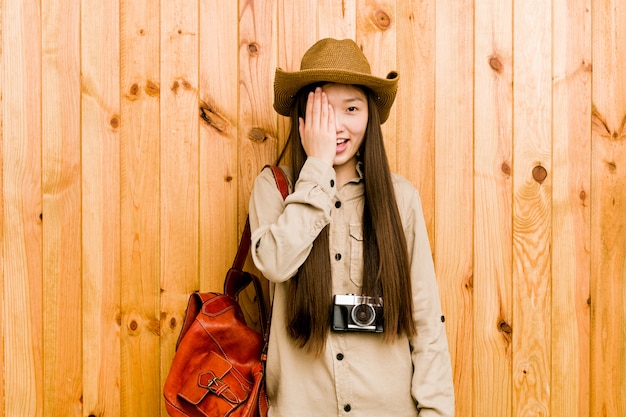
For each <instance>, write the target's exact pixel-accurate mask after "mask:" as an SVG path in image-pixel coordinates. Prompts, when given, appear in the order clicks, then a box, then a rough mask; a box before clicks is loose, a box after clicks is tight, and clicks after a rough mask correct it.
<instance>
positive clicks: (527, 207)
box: [0, 0, 626, 417]
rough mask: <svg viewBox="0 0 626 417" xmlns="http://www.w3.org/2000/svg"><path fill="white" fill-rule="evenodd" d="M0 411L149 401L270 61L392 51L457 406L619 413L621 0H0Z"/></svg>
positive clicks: (70, 412)
mask: <svg viewBox="0 0 626 417" xmlns="http://www.w3.org/2000/svg"><path fill="white" fill-rule="evenodd" d="M0 17H1V21H0V38H1V43H0V58H1V67H0V68H1V70H0V71H1V83H0V97H1V99H0V100H1V109H2V111H1V113H0V124H1V126H2V129H1V133H0V143H1V146H0V167H1V170H0V179H1V187H0V197H1V198H0V207H1V212H2V215H1V216H0V239H1V248H2V250H1V251H0V265H1V267H0V274H1V277H2V278H1V279H0V297H1V300H2V301H1V311H2V313H1V319H0V331H1V332H2V341H1V343H0V416H7V417H14V416H46V417H47V416H63V417H67V416H90V417H92V416H94V417H95V416H97V417H106V416H129V417H130V416H137V417H145V416H158V415H162V416H165V415H166V413H165V410H164V406H163V402H162V392H161V388H162V386H163V382H164V380H165V377H166V375H167V372H168V369H169V364H170V362H171V359H172V356H173V354H174V346H175V342H176V338H177V336H178V333H179V331H180V326H181V322H182V318H183V314H184V310H185V306H186V299H187V295H188V294H189V292H191V291H193V290H198V289H199V290H203V291H208V290H220V288H221V280H222V279H223V276H224V273H225V271H226V270H227V268H228V267H229V265H230V262H231V259H232V256H233V255H234V252H235V249H236V246H237V243H238V233H239V232H240V231H241V229H242V226H243V223H244V220H245V216H246V212H247V202H248V196H249V193H250V189H251V186H252V182H253V179H254V177H255V175H256V173H257V172H258V171H259V170H260V168H261V167H262V166H263V165H264V164H266V163H271V162H273V160H274V159H275V158H276V156H277V154H278V151H279V149H280V148H281V147H282V145H283V144H284V134H285V131H286V124H285V120H284V119H283V118H280V117H278V116H277V115H276V114H275V113H274V112H273V110H272V81H273V71H274V69H275V67H276V66H281V67H283V68H285V69H288V70H294V69H297V68H298V65H299V60H300V57H301V55H302V54H303V53H304V51H305V50H306V49H307V48H308V47H309V46H310V45H311V44H312V43H313V42H315V41H316V40H317V39H320V38H323V37H327V36H332V37H338V38H346V37H347V38H352V39H355V40H356V41H357V42H358V43H359V44H360V45H361V46H362V48H363V50H364V51H365V53H366V55H367V56H368V57H369V58H370V60H371V62H372V67H373V71H374V73H376V74H377V75H380V76H384V75H386V73H387V72H388V71H390V70H393V69H397V70H398V71H399V72H400V74H401V78H400V92H399V95H398V98H397V101H396V105H395V106H394V108H393V110H392V113H391V116H390V118H389V121H388V122H387V123H386V124H385V125H384V133H385V135H386V136H385V140H386V144H387V147H388V150H389V156H390V160H391V163H392V166H393V168H394V170H395V171H397V172H399V173H401V174H403V175H404V176H406V177H407V178H409V179H410V180H411V181H412V182H413V183H414V184H415V185H416V186H417V187H418V189H419V190H420V192H421V195H422V200H423V204H424V209H425V215H426V223H427V227H428V231H429V234H430V237H431V245H432V249H433V252H434V258H435V264H436V270H437V275H438V280H439V284H440V289H441V298H442V303H443V306H444V310H445V314H446V317H447V321H446V324H447V331H448V337H449V342H450V351H451V355H452V359H453V365H454V382H455V386H456V392H457V406H456V409H457V416H461V417H465V416H475V417H483V416H498V417H506V416H554V417H560V416H563V417H570V416H579V417H583V416H584V417H588V416H589V417H595V416H608V417H626V396H625V395H624V392H626V303H625V302H624V301H625V300H626V67H625V66H624V62H626V42H624V40H626V26H625V25H624V24H623V22H626V3H624V2H623V1H621V0H551V1H545V0H527V1H513V0H461V1H451V0H443V1H442V0H440V1H435V0H343V1H341V2H340V1H334V0H300V1H297V2H292V1H288V0H239V2H234V1H220V0H172V1H167V2H163V1H161V2H159V1H155V0H111V1H107V2H101V1H95V0H81V1H80V2H79V1H76V0H54V1H52V0H20V1H16V0H0Z"/></svg>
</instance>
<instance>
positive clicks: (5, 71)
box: [0, 0, 44, 417]
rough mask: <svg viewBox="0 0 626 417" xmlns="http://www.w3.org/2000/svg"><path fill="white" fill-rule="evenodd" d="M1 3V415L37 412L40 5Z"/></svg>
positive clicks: (39, 368) (40, 368) (40, 403)
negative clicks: (2, 351) (2, 358)
mask: <svg viewBox="0 0 626 417" xmlns="http://www.w3.org/2000/svg"><path fill="white" fill-rule="evenodd" d="M2 7H3V10H2V66H1V67H0V71H1V73H2V88H1V90H2V99H1V100H2V198H3V212H2V217H3V221H2V226H3V232H2V269H3V271H2V280H3V293H2V307H1V308H2V338H3V342H4V367H3V369H2V371H3V372H2V376H1V377H0V379H2V380H3V381H4V384H3V395H1V396H0V398H1V399H2V401H3V414H2V415H3V416H11V415H20V414H22V413H24V414H26V415H29V416H35V417H42V416H43V401H44V400H43V398H44V397H43V387H44V384H43V372H44V365H43V336H42V333H41V329H42V328H43V305H42V303H43V298H42V288H43V280H42V276H43V258H42V251H43V249H42V239H43V238H42V235H43V232H42V217H40V216H41V213H42V199H41V175H42V171H41V92H42V85H41V65H42V64H41V59H42V47H41V9H40V7H39V2H38V1H29V0H26V1H22V2H6V1H5V2H3V4H2ZM9 23H10V24H9ZM9 57H10V59H9ZM25 138H28V140H24V139H25Z"/></svg>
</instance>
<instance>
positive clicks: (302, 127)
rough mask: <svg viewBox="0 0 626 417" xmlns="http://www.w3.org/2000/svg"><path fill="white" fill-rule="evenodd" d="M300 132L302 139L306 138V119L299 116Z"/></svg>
mask: <svg viewBox="0 0 626 417" xmlns="http://www.w3.org/2000/svg"><path fill="white" fill-rule="evenodd" d="M298 132H300V141H302V139H303V138H304V119H303V118H302V117H298Z"/></svg>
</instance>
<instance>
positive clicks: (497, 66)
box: [489, 55, 504, 74]
mask: <svg viewBox="0 0 626 417" xmlns="http://www.w3.org/2000/svg"><path fill="white" fill-rule="evenodd" d="M489 66H490V67H491V69H492V70H494V71H495V72H497V73H498V74H502V72H503V71H504V64H502V61H501V60H500V58H499V57H498V56H497V55H492V56H490V57H489Z"/></svg>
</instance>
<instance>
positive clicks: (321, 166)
mask: <svg viewBox="0 0 626 417" xmlns="http://www.w3.org/2000/svg"><path fill="white" fill-rule="evenodd" d="M335 192H336V187H335V170H334V169H333V167H331V166H330V165H328V164H326V163H324V162H323V161H321V160H319V159H316V158H308V159H307V161H306V162H305V164H304V166H303V167H302V170H301V172H300V177H299V179H298V181H297V182H296V184H295V186H294V187H293V192H292V193H291V194H289V196H288V197H287V198H286V199H285V200H284V201H283V198H282V196H281V195H280V192H279V190H278V189H277V187H276V182H275V181H274V177H273V175H272V172H271V170H269V169H265V170H263V171H262V172H261V173H260V174H259V176H258V177H257V179H256V180H255V183H254V187H253V189H252V194H251V196H250V210H249V218H250V231H251V234H252V242H251V248H252V250H251V252H252V259H253V261H254V264H255V266H256V267H257V268H258V269H259V271H261V273H262V274H263V275H264V276H265V277H266V278H267V279H268V280H270V281H272V282H283V281H286V280H287V279H289V278H291V277H292V276H293V275H295V273H296V272H297V270H298V268H299V267H300V266H301V265H302V264H303V263H304V261H305V260H306V258H307V257H308V255H309V253H310V252H311V248H312V246H313V241H314V240H315V238H316V237H317V236H318V234H319V233H320V231H321V230H322V229H323V228H324V227H325V226H326V225H327V224H328V223H330V210H331V205H332V200H333V197H334V196H335Z"/></svg>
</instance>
